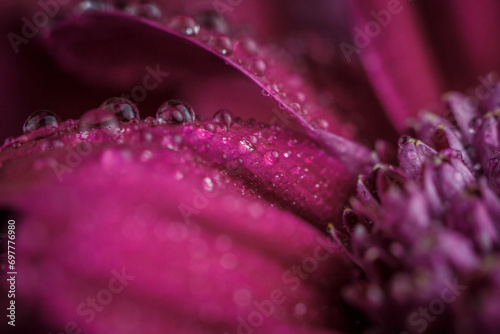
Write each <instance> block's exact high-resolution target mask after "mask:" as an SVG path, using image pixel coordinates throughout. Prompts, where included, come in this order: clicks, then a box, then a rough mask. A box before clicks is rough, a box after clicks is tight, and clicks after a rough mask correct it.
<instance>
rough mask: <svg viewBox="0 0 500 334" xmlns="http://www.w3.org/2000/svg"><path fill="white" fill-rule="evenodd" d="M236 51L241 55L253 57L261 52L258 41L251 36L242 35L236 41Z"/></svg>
mask: <svg viewBox="0 0 500 334" xmlns="http://www.w3.org/2000/svg"><path fill="white" fill-rule="evenodd" d="M234 51H235V52H236V53H237V54H238V55H239V56H241V57H243V58H246V57H253V56H256V55H257V54H258V53H259V49H258V46H257V43H256V42H255V40H254V39H252V38H250V37H241V38H239V39H238V41H237V42H236V45H235V47H234Z"/></svg>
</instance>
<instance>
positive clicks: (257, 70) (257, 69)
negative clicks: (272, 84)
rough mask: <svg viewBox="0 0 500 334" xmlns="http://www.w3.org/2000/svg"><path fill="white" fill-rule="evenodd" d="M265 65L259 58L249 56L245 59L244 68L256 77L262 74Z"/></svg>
mask: <svg viewBox="0 0 500 334" xmlns="http://www.w3.org/2000/svg"><path fill="white" fill-rule="evenodd" d="M266 67H267V66H266V63H265V62H264V61H263V60H262V59H260V58H249V59H247V60H246V61H245V68H246V69H247V70H248V71H249V72H250V73H252V74H253V75H255V76H258V77H262V76H264V73H265V72H266Z"/></svg>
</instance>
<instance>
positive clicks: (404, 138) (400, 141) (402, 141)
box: [398, 136, 411, 148]
mask: <svg viewBox="0 0 500 334" xmlns="http://www.w3.org/2000/svg"><path fill="white" fill-rule="evenodd" d="M410 140H411V137H410V136H401V137H399V139H398V146H399V148H403V146H405V145H406V143H408V142H409V141H410Z"/></svg>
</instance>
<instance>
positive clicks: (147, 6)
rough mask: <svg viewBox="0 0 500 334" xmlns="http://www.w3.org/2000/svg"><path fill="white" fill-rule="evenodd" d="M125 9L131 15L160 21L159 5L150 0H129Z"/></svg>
mask: <svg viewBox="0 0 500 334" xmlns="http://www.w3.org/2000/svg"><path fill="white" fill-rule="evenodd" d="M125 11H126V12H128V13H129V14H131V15H135V16H140V17H144V18H146V19H150V20H154V21H160V20H161V18H162V13H161V9H160V7H159V6H158V4H156V3H155V2H153V1H150V0H135V1H134V0H133V1H130V2H129V3H128V4H127V6H126V7H125Z"/></svg>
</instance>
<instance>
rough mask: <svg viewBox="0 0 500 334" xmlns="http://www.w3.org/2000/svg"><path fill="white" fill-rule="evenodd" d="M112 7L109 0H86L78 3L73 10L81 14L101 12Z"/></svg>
mask: <svg viewBox="0 0 500 334" xmlns="http://www.w3.org/2000/svg"><path fill="white" fill-rule="evenodd" d="M108 9H110V7H109V5H108V4H107V1H105V0H85V1H81V2H80V3H78V4H77V5H76V6H75V7H74V9H73V12H74V13H75V14H76V15H81V14H83V13H87V12H100V11H105V10H108Z"/></svg>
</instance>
